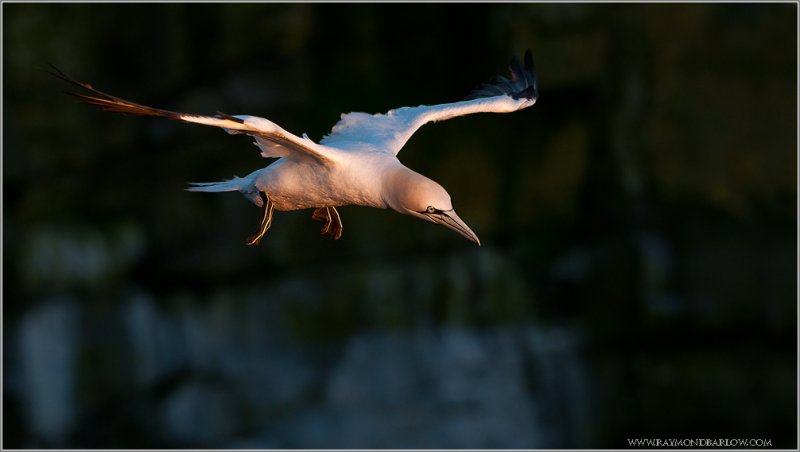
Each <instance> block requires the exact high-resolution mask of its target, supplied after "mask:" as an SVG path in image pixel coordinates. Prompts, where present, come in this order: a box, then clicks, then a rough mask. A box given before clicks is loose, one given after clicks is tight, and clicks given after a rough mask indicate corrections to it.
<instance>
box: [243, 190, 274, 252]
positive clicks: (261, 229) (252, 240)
mask: <svg viewBox="0 0 800 452" xmlns="http://www.w3.org/2000/svg"><path fill="white" fill-rule="evenodd" d="M258 195H259V196H261V200H262V201H263V206H262V209H263V214H262V216H261V222H260V223H259V225H258V231H256V233H255V234H253V235H251V236H250V237H248V238H247V242H245V243H247V244H248V245H258V242H260V241H261V238H262V237H264V234H266V233H267V230H268V229H269V227H270V226H272V211H273V210H274V208H275V205H274V204H273V203H272V201H270V199H269V195H267V194H266V193H265V192H263V191H262V192H259V194H258Z"/></svg>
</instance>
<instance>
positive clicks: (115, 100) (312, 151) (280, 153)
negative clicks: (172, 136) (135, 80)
mask: <svg viewBox="0 0 800 452" xmlns="http://www.w3.org/2000/svg"><path fill="white" fill-rule="evenodd" d="M50 68H51V72H50V73H51V74H52V75H54V76H56V77H58V78H60V79H61V80H64V81H66V82H69V83H71V84H73V85H75V86H78V87H80V88H82V89H84V90H86V91H88V92H89V94H88V95H86V94H77V93H69V92H68V93H67V94H69V95H72V96H75V97H77V98H78V99H80V100H81V101H82V102H85V103H87V104H90V105H95V106H98V107H100V109H101V110H102V111H109V112H113V113H123V114H129V115H138V116H160V117H162V118H167V119H172V120H174V121H182V122H189V123H194V124H203V125H207V126H214V127H220V128H222V129H224V130H225V131H226V132H228V133H231V134H237V133H244V134H247V135H250V136H252V137H254V138H255V145H256V146H258V147H259V148H260V149H261V155H262V156H263V157H285V158H287V159H291V160H303V159H309V158H310V159H313V160H316V161H318V162H320V163H326V162H330V161H332V160H333V154H332V152H331V150H330V149H327V148H326V147H325V146H322V145H320V144H317V143H315V142H313V141H312V140H311V139H309V138H308V137H307V136H306V135H305V134H303V137H302V138H301V137H298V136H296V135H294V134H292V133H289V132H287V131H286V130H284V129H282V128H281V127H280V126H278V125H277V124H275V123H274V122H272V121H270V120H268V119H264V118H260V117H258V116H246V115H240V116H231V115H226V114H224V113H221V112H217V114H216V115H214V116H205V115H196V114H191V113H178V112H174V111H169V110H162V109H160V108H153V107H148V106H146V105H141V104H137V103H135V102H131V101H128V100H125V99H121V98H119V97H116V96H112V95H110V94H106V93H104V92H102V91H98V90H96V89H95V88H94V87H92V85H90V84H88V83H83V82H79V81H77V80H74V79H72V78H70V77H69V76H67V75H66V74H64V73H63V72H61V71H60V70H58V69H57V68H56V67H55V66H52V65H51V66H50Z"/></svg>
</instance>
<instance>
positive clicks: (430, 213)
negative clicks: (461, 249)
mask: <svg viewBox="0 0 800 452" xmlns="http://www.w3.org/2000/svg"><path fill="white" fill-rule="evenodd" d="M386 180H387V183H388V185H389V186H388V187H386V188H387V190H384V192H385V193H388V194H389V195H388V196H387V197H386V203H387V204H388V205H389V207H391V208H392V209H394V210H396V211H398V212H400V213H403V214H406V215H411V216H414V217H417V218H421V219H423V220H427V221H431V222H433V223H436V224H440V225H442V226H444V227H447V228H450V229H452V230H453V231H456V232H458V233H459V234H461V235H462V236H464V237H466V238H467V239H469V240H471V241H473V242H475V243H476V244H478V245H480V244H481V241H480V239H478V236H477V235H475V233H474V232H472V229H470V228H469V226H467V225H466V223H464V222H463V221H462V220H461V218H459V217H458V215H456V211H455V210H453V204H452V202H451V201H450V195H449V194H448V193H447V191H446V190H445V189H444V188H443V187H442V186H441V185H439V184H437V183H436V182H434V181H432V180H430V179H428V178H427V177H425V176H423V175H421V174H419V173H415V172H414V171H411V170H410V169H408V168H402V170H399V171H396V172H394V173H393V174H391V175H390V177H388V178H387V179H386Z"/></svg>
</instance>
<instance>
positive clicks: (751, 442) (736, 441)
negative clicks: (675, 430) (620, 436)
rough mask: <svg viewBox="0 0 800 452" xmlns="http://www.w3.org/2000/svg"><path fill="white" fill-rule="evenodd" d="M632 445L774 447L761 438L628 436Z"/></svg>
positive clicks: (770, 442) (769, 441)
mask: <svg viewBox="0 0 800 452" xmlns="http://www.w3.org/2000/svg"><path fill="white" fill-rule="evenodd" d="M628 446H630V447H772V440H771V439H761V438H745V439H742V438H719V439H712V438H680V439H679V438H667V439H664V438H628Z"/></svg>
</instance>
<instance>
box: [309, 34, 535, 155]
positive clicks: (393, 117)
mask: <svg viewBox="0 0 800 452" xmlns="http://www.w3.org/2000/svg"><path fill="white" fill-rule="evenodd" d="M509 70H510V71H511V79H507V78H505V77H502V76H497V77H496V78H495V81H494V83H485V84H482V85H481V86H479V87H478V88H477V89H476V90H474V91H472V92H471V93H470V94H469V95H468V96H467V98H466V99H465V100H463V101H460V102H453V103H448V104H440V105H432V106H428V105H420V106H418V107H401V108H397V109H394V110H389V111H388V112H386V113H385V114H383V113H379V114H375V115H371V114H368V113H360V112H354V113H347V114H343V115H342V119H341V120H340V121H339V122H338V123H336V125H334V126H333V129H332V130H331V133H330V134H328V135H327V136H325V138H323V139H322V140H321V141H320V143H321V144H324V145H326V146H331V147H337V148H343V149H358V148H364V147H365V148H369V149H374V150H385V151H388V152H392V153H393V154H397V153H398V152H400V149H402V148H403V146H404V145H405V144H406V142H407V141H408V139H409V138H411V136H412V135H413V134H414V132H416V131H417V129H419V128H420V127H422V126H423V125H425V124H427V123H429V122H437V121H444V120H446V119H451V118H455V117H457V116H464V115H469V114H473V113H510V112H513V111H517V110H520V109H523V108H527V107H530V106H531V105H533V104H534V103H536V99H537V96H538V92H537V87H536V84H537V82H536V68H535V67H534V64H533V56H532V55H531V51H530V49H528V50H527V51H526V52H525V59H524V66H523V65H521V64H520V62H519V59H517V57H514V58H513V59H512V60H511V65H510V66H509Z"/></svg>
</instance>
